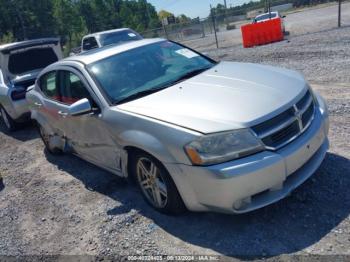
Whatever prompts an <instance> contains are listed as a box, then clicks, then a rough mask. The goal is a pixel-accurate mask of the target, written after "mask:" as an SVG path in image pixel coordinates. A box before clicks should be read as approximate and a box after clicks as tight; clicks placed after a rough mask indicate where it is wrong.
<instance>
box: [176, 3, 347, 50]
mask: <svg viewBox="0 0 350 262" xmlns="http://www.w3.org/2000/svg"><path fill="white" fill-rule="evenodd" d="M245 23H249V21H244V22H239V23H238V24H237V29H235V30H231V31H225V30H220V31H219V32H218V34H217V37H218V42H219V47H220V48H223V47H230V46H237V45H242V34H241V29H240V26H241V25H242V24H245ZM337 23H338V6H337V4H336V3H328V4H327V5H321V6H314V7H311V8H306V9H304V10H299V11H297V12H294V13H288V14H287V17H286V18H285V19H284V24H285V27H286V30H287V31H288V32H290V37H289V38H293V37H294V36H298V35H302V34H306V33H314V32H319V31H324V30H329V29H333V28H335V27H337ZM342 25H344V26H350V3H349V2H347V3H343V5H342ZM221 29H222V28H221ZM183 43H184V44H185V45H188V46H190V47H192V48H194V49H196V50H200V51H208V50H212V49H215V48H216V44H215V37H214V34H208V35H207V36H206V37H205V38H198V39H193V40H188V41H183Z"/></svg>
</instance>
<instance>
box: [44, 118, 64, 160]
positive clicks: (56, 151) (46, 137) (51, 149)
mask: <svg viewBox="0 0 350 262" xmlns="http://www.w3.org/2000/svg"><path fill="white" fill-rule="evenodd" d="M38 129H39V134H40V137H41V139H42V140H43V142H44V145H45V147H46V149H47V151H49V152H50V153H51V154H53V155H58V154H61V153H62V150H60V149H59V148H56V147H53V146H52V145H51V141H50V134H49V133H48V132H47V131H46V130H45V128H44V127H42V126H41V125H39V124H38Z"/></svg>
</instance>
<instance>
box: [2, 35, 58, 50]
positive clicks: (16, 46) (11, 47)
mask: <svg viewBox="0 0 350 262" xmlns="http://www.w3.org/2000/svg"><path fill="white" fill-rule="evenodd" d="M59 41H60V39H59V38H40V39H33V40H26V41H22V42H14V43H9V44H4V45H0V52H1V53H4V54H7V53H9V52H11V51H13V50H16V49H21V48H26V47H33V46H36V45H42V44H58V42H59Z"/></svg>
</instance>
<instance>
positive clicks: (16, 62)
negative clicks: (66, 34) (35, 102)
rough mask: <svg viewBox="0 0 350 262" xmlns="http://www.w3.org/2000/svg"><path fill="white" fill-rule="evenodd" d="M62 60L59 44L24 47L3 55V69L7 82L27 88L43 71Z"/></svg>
mask: <svg viewBox="0 0 350 262" xmlns="http://www.w3.org/2000/svg"><path fill="white" fill-rule="evenodd" d="M61 58H62V51H61V47H60V44H59V43H40V44H31V45H23V46H19V47H16V48H12V49H10V50H6V52H4V51H3V52H2V53H1V69H2V71H3V74H4V78H5V81H6V82H10V83H11V84H12V85H14V86H21V87H26V88H27V87H29V86H30V85H32V84H34V81H35V79H36V77H37V75H38V74H39V73H40V71H41V70H42V69H44V68H45V67H47V66H48V65H50V64H52V63H54V62H56V61H58V60H60V59H61Z"/></svg>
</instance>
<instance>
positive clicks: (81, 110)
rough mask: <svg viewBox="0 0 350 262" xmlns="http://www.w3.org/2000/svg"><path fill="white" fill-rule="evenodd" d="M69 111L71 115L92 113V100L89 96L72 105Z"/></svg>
mask: <svg viewBox="0 0 350 262" xmlns="http://www.w3.org/2000/svg"><path fill="white" fill-rule="evenodd" d="M68 111H69V115H70V116H79V115H84V114H88V113H90V112H91V111H92V108H91V104H90V101H89V100H88V99H87V98H83V99H81V100H79V101H77V102H75V103H74V104H72V105H70V106H69V110H68Z"/></svg>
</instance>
